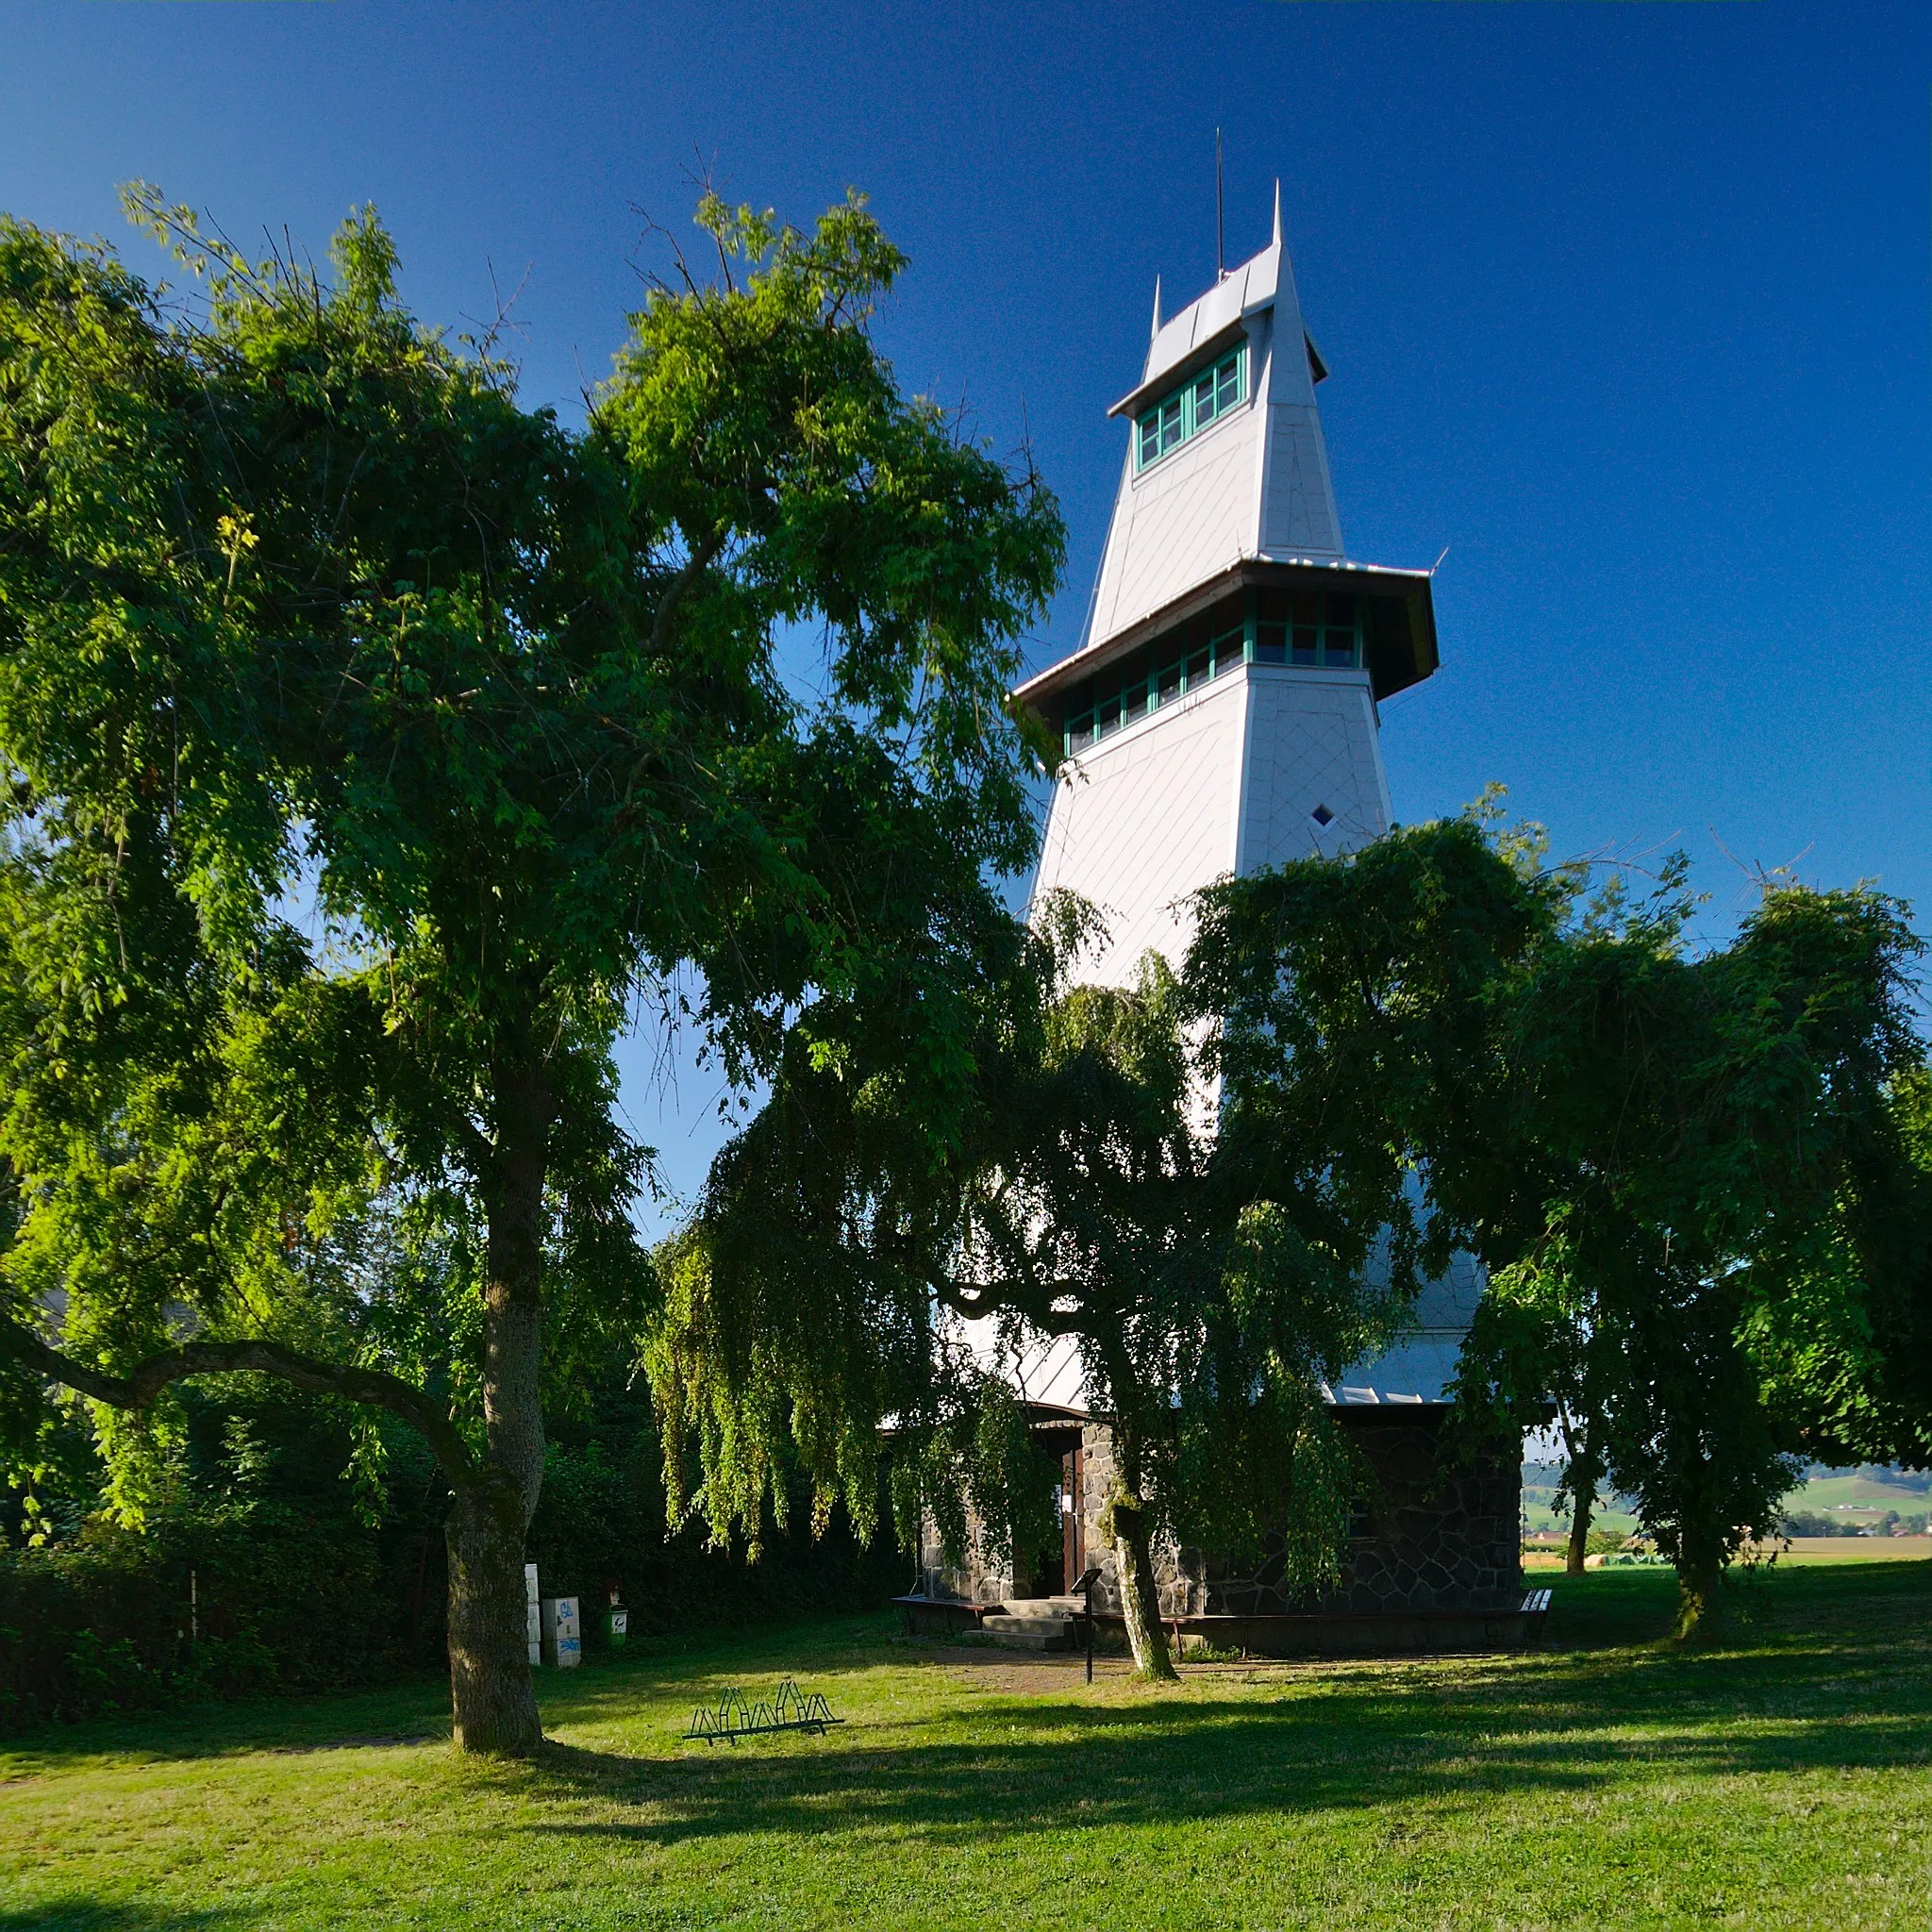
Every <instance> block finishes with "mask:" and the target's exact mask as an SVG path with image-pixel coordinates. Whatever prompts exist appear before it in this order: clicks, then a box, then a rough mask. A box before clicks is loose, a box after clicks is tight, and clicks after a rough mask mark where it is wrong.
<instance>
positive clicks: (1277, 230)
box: [1274, 175, 1281, 248]
mask: <svg viewBox="0 0 1932 1932" xmlns="http://www.w3.org/2000/svg"><path fill="white" fill-rule="evenodd" d="M1274 245H1275V247H1277V248H1279V247H1280V246H1281V176H1280V175H1275V177H1274Z"/></svg>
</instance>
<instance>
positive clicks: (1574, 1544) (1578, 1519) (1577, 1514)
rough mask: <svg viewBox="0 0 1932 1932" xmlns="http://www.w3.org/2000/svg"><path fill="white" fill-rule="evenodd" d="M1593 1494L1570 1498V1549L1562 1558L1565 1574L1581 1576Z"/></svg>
mask: <svg viewBox="0 0 1932 1932" xmlns="http://www.w3.org/2000/svg"><path fill="white" fill-rule="evenodd" d="M1595 1501H1596V1498H1595V1497H1594V1496H1585V1495H1581V1494H1578V1495H1574V1496H1572V1497H1571V1498H1570V1549H1569V1554H1568V1555H1567V1556H1566V1557H1564V1559H1563V1570H1564V1574H1566V1575H1570V1576H1581V1575H1582V1574H1583V1559H1584V1557H1586V1556H1588V1555H1589V1553H1590V1518H1591V1505H1592V1504H1594V1502H1595Z"/></svg>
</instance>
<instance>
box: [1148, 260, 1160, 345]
mask: <svg viewBox="0 0 1932 1932" xmlns="http://www.w3.org/2000/svg"><path fill="white" fill-rule="evenodd" d="M1159 333H1160V277H1159V276H1158V275H1156V276H1155V277H1154V327H1153V328H1152V330H1150V331H1149V334H1148V341H1153V339H1154V337H1155V336H1158V334H1159Z"/></svg>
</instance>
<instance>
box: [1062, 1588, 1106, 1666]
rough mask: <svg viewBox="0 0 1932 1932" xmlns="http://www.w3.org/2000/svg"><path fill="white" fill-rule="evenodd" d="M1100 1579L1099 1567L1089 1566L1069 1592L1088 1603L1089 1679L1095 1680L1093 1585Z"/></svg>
mask: <svg viewBox="0 0 1932 1932" xmlns="http://www.w3.org/2000/svg"><path fill="white" fill-rule="evenodd" d="M1099 1581H1100V1572H1099V1570H1098V1569H1096V1568H1094V1567H1092V1566H1091V1565H1090V1566H1089V1567H1088V1568H1087V1569H1085V1570H1083V1571H1081V1573H1080V1574H1079V1577H1078V1579H1077V1580H1076V1581H1075V1583H1074V1587H1073V1589H1072V1590H1070V1591H1068V1592H1067V1594H1068V1595H1069V1596H1076V1597H1078V1598H1080V1599H1081V1601H1082V1602H1083V1603H1084V1604H1085V1605H1086V1607H1087V1609H1086V1621H1087V1681H1088V1682H1089V1683H1090V1684H1091V1683H1092V1681H1093V1586H1094V1585H1095V1584H1096V1583H1098V1582H1099Z"/></svg>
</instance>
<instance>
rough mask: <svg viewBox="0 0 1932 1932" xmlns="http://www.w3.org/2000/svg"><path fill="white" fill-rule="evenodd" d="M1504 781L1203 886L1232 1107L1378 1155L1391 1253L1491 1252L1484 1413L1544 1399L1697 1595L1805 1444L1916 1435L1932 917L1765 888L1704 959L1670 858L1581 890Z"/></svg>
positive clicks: (1208, 955) (1211, 999) (1287, 1139)
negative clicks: (1914, 1380) (1917, 1006)
mask: <svg viewBox="0 0 1932 1932" xmlns="http://www.w3.org/2000/svg"><path fill="white" fill-rule="evenodd" d="M1493 805H1494V801H1493V800H1491V801H1489V802H1488V803H1486V805H1485V807H1484V808H1481V809H1480V810H1479V811H1478V812H1477V813H1475V814H1473V815H1471V816H1469V817H1467V818H1465V819H1463V820H1460V821H1457V822H1452V823H1449V824H1434V825H1425V826H1422V827H1418V828H1413V829H1410V830H1407V831H1401V832H1397V833H1393V834H1391V836H1390V837H1389V838H1387V839H1385V840H1382V841H1377V843H1376V844H1375V845H1374V846H1372V847H1370V848H1368V849H1367V850H1365V851H1363V852H1361V853H1358V854H1356V855H1354V856H1352V857H1350V858H1345V859H1342V860H1341V861H1339V862H1334V863H1328V862H1316V861H1309V862H1307V863H1304V864H1300V865H1291V866H1286V867H1283V868H1281V869H1280V870H1279V871H1278V872H1274V873H1270V874H1259V875H1257V876H1255V877H1252V878H1243V879H1237V880H1232V881H1229V882H1228V883H1226V884H1225V885H1224V886H1222V887H1218V888H1216V889H1214V891H1210V892H1209V893H1208V895H1206V898H1205V901H1204V904H1205V908H1206V910H1205V915H1204V919H1203V924H1202V928H1201V938H1200V940H1199V941H1198V944H1197V948H1196V955H1195V958H1194V960H1193V961H1192V962H1191V966H1190V973H1191V975H1193V974H1198V976H1199V983H1200V985H1201V987H1202V997H1203V1000H1204V1010H1206V1011H1209V1012H1218V1013H1221V1014H1224V1015H1225V1016H1226V1022H1225V1030H1224V1043H1223V1045H1222V1047H1221V1049H1220V1065H1221V1067H1222V1069H1223V1071H1224V1078H1225V1081H1226V1099H1225V1102H1224V1121H1225V1123H1226V1124H1225V1127H1224V1131H1226V1132H1227V1133H1229V1134H1230V1135H1231V1136H1232V1137H1236V1138H1243V1137H1244V1138H1246V1139H1248V1140H1249V1141H1250V1142H1251V1144H1252V1145H1253V1146H1254V1147H1255V1149H1256V1154H1255V1157H1254V1158H1256V1159H1257V1160H1258V1161H1261V1162H1264V1163H1266V1162H1279V1161H1281V1160H1282V1159H1284V1158H1291V1157H1292V1155H1293V1154H1294V1153H1295V1152H1296V1151H1297V1150H1304V1149H1306V1150H1311V1151H1312V1150H1322V1149H1333V1150H1336V1153H1335V1154H1334V1155H1333V1156H1331V1157H1330V1158H1332V1160H1333V1165H1332V1168H1331V1169H1329V1170H1327V1171H1326V1172H1325V1173H1324V1174H1323V1175H1322V1176H1321V1178H1320V1183H1319V1186H1318V1188H1317V1189H1316V1191H1317V1192H1318V1193H1323V1194H1325V1196H1326V1197H1327V1198H1329V1199H1332V1200H1335V1201H1337V1202H1342V1201H1346V1200H1347V1199H1348V1198H1349V1190H1350V1189H1351V1188H1352V1187H1353V1186H1357V1185H1359V1183H1358V1182H1357V1176H1358V1175H1367V1176H1369V1177H1371V1180H1372V1184H1373V1185H1374V1186H1375V1187H1377V1188H1379V1189H1380V1190H1382V1191H1384V1192H1385V1193H1386V1194H1387V1195H1389V1197H1390V1198H1391V1204H1392V1205H1391V1213H1390V1225H1391V1230H1392V1233H1391V1252H1392V1254H1393V1256H1394V1257H1395V1258H1396V1261H1397V1263H1398V1265H1402V1264H1405V1263H1406V1264H1407V1265H1411V1266H1413V1265H1418V1264H1421V1263H1424V1262H1426V1263H1428V1264H1431V1265H1435V1264H1438V1263H1439V1262H1440V1260H1441V1257H1443V1256H1444V1255H1445V1254H1446V1252H1447V1249H1448V1247H1449V1246H1450V1245H1451V1244H1452V1243H1455V1242H1464V1243H1467V1244H1469V1245H1470V1246H1471V1247H1473V1248H1474V1251H1475V1252H1476V1253H1477V1254H1478V1255H1479V1256H1481V1257H1483V1258H1484V1259H1485V1260H1486V1261H1487V1262H1488V1263H1489V1264H1490V1266H1491V1271H1492V1274H1491V1292H1490V1294H1489V1295H1488V1296H1487V1297H1486V1299H1485V1302H1484V1304H1483V1307H1482V1309H1481V1311H1480V1313H1479V1316H1478V1321H1477V1326H1476V1330H1475V1333H1474V1336H1473V1337H1472V1340H1471V1343H1470V1345H1469V1347H1468V1348H1467V1349H1466V1350H1465V1352H1464V1357H1463V1368H1462V1401H1463V1405H1464V1407H1465V1411H1466V1414H1467V1416H1468V1419H1469V1421H1470V1423H1471V1424H1472V1426H1474V1427H1476V1428H1477V1429H1478V1430H1480V1429H1481V1428H1482V1427H1484V1426H1491V1427H1495V1428H1500V1429H1503V1430H1505V1431H1506V1432H1508V1433H1510V1434H1513V1433H1514V1432H1516V1431H1518V1430H1520V1429H1521V1428H1523V1427H1524V1426H1527V1425H1532V1424H1539V1423H1541V1422H1542V1421H1543V1420H1545V1419H1546V1418H1547V1416H1548V1414H1549V1412H1550V1409H1551V1408H1552V1407H1554V1408H1555V1410H1556V1411H1557V1417H1558V1420H1559V1421H1560V1422H1561V1423H1562V1424H1564V1426H1565V1428H1566V1429H1567V1430H1568V1431H1569V1432H1570V1437H1571V1459H1570V1465H1569V1467H1568V1469H1567V1470H1566V1474H1565V1484H1566V1486H1568V1487H1569V1488H1571V1489H1572V1490H1573V1491H1574V1492H1575V1493H1579V1494H1581V1493H1593V1492H1594V1490H1595V1487H1596V1483H1597V1478H1598V1476H1599V1474H1603V1473H1605V1472H1607V1474H1608V1475H1609V1477H1610V1478H1611V1480H1612V1481H1613V1482H1614V1483H1615V1485H1616V1487H1617V1489H1618V1490H1619V1491H1622V1492H1624V1494H1627V1495H1629V1496H1631V1497H1633V1498H1634V1499H1636V1502H1637V1504H1638V1507H1639V1508H1640V1511H1641V1515H1642V1519H1643V1522H1644V1524H1645V1526H1646V1527H1647V1528H1648V1529H1649V1530H1650V1531H1651V1533H1652V1534H1653V1535H1654V1536H1655V1537H1656V1539H1657V1542H1658V1545H1659V1547H1660V1548H1661V1549H1662V1550H1663V1551H1664V1552H1665V1554H1666V1555H1667V1556H1669V1557H1672V1559H1673V1560H1674V1561H1675V1562H1676V1563H1677V1564H1678V1566H1679V1568H1680V1571H1682V1572H1683V1573H1685V1574H1686V1575H1687V1576H1694V1577H1695V1578H1697V1579H1698V1580H1699V1588H1700V1589H1702V1590H1703V1591H1705V1593H1706V1595H1707V1596H1708V1595H1709V1594H1710V1593H1711V1592H1713V1591H1715V1587H1716V1578H1717V1575H1718V1574H1719V1572H1720V1570H1721V1569H1722V1566H1723V1564H1724V1561H1725V1559H1726V1558H1727V1557H1729V1556H1730V1555H1731V1554H1732V1553H1733V1552H1734V1551H1736V1550H1737V1549H1738V1548H1739V1547H1740V1545H1741V1543H1742V1542H1743V1541H1745V1540H1747V1539H1748V1538H1750V1537H1752V1536H1764V1535H1769V1534H1772V1533H1773V1532H1774V1530H1775V1528H1776V1524H1777V1520H1778V1512H1777V1504H1778V1499H1779V1497H1780V1496H1781V1495H1782V1494H1783V1493H1784V1492H1785V1491H1786V1490H1788V1489H1789V1488H1790V1485H1791V1483H1792V1482H1793V1481H1794V1480H1795V1479H1796V1475H1797V1470H1798V1465H1797V1463H1796V1462H1795V1460H1794V1459H1793V1452H1795V1451H1797V1450H1799V1449H1800V1448H1801V1447H1805V1446H1807V1445H1809V1444H1812V1443H1822V1442H1824V1441H1849V1440H1852V1439H1854V1438H1856V1437H1857V1433H1858V1431H1859V1429H1860V1428H1863V1429H1864V1430H1865V1431H1866V1435H1865V1438H1864V1440H1867V1441H1875V1440H1877V1439H1879V1438H1882V1437H1884V1436H1886V1434H1887V1432H1888V1431H1889V1430H1890V1431H1896V1432H1899V1433H1902V1434H1905V1435H1906V1436H1907V1437H1908V1438H1911V1439H1912V1440H1914V1441H1922V1440H1923V1437H1918V1436H1915V1435H1914V1432H1916V1431H1922V1430H1923V1429H1924V1427H1925V1426H1926V1416H1927V1412H1926V1411H1925V1410H1924V1408H1920V1409H1918V1410H1916V1411H1913V1410H1912V1409H1911V1408H1910V1407H1909V1405H1908V1403H1907V1401H1906V1400H1905V1399H1903V1397H1904V1391H1905V1389H1906V1387H1907V1382H1908V1379H1909V1376H1910V1374H1915V1373H1916V1372H1915V1371H1907V1372H1900V1371H1890V1370H1887V1369H1886V1368H1885V1367H1884V1365H1883V1362H1882V1354H1883V1351H1882V1350H1881V1349H1880V1348H1879V1347H1878V1346H1876V1345H1875V1344H1876V1338H1877V1335H1878V1333H1879V1326H1880V1324H1881V1323H1882V1324H1888V1325H1889V1326H1890V1330H1891V1332H1892V1333H1894V1334H1905V1333H1911V1332H1915V1331H1914V1330H1913V1328H1912V1325H1911V1324H1913V1323H1915V1322H1918V1321H1922V1320H1924V1319H1925V1315H1924V1292H1923V1286H1922V1284H1923V1281H1924V1274H1923V1256H1924V1241H1925V1238H1926V1230H1927V1224H1926V1222H1925V1220H1924V1209H1923V1202H1924V1187H1925V1183H1926V1173H1927V1170H1926V1168H1925V1165H1924V1158H1923V1154H1922V1153H1921V1152H1920V1151H1919V1150H1918V1149H1917V1148H1916V1146H1915V1143H1914V1141H1913V1138H1912V1121H1913V1120H1914V1118H1915V1116H1914V1114H1913V1113H1912V1107H1913V1104H1914V1099H1915V1096H1917V1095H1919V1094H1920V1093H1922V1091H1923V1083H1924V1048H1923V1044H1922V1042H1921V1041H1919V1040H1918V1038H1917V1036H1916V1034H1915V1033H1914V1031H1913V1029H1912V1027H1911V1024H1910V1023H1909V1013H1908V1006H1907V1000H1908V990H1909V981H1908V974H1909V971H1910V969H1911V966H1912V963H1913V961H1914V960H1915V958H1916V957H1917V955H1918V952H1919V941H1917V940H1916V939H1915V938H1914V936H1913V935H1912V933H1911V930H1910V928H1909V926H1908V924H1907V920H1906V914H1905V910H1904V908H1901V907H1900V906H1898V905H1897V904H1896V903H1895V902H1893V901H1890V900H1888V899H1886V898H1885V897H1883V896H1882V895H1880V894H1878V893H1875V892H1873V891H1866V890H1858V891H1844V892H1815V891H1806V890H1803V889H1800V888H1797V887H1794V886H1790V885H1788V884H1784V883H1781V882H1774V883H1773V884H1772V885H1771V886H1770V887H1769V888H1768V890H1767V891H1766V893H1765V896H1764V898H1763V901H1762V903H1761V904H1760V905H1759V906H1758V907H1757V909H1756V910H1754V912H1753V913H1752V914H1751V916H1750V917H1749V918H1748V919H1747V920H1746V921H1745V922H1744V924H1743V927H1742V929H1741V931H1740V934H1739V936H1738V938H1737V939H1736V940H1735V941H1733V942H1732V943H1731V944H1730V945H1728V946H1724V947H1721V948H1715V949H1712V950H1711V951H1709V952H1707V954H1705V955H1703V956H1701V957H1695V958H1693V957H1691V955H1690V954H1689V953H1688V951H1687V949H1686V947H1685V945H1684V942H1683V937H1682V936H1683V928H1684V923H1685V919H1686V917H1687V915H1688V912H1689V909H1690V902H1689V900H1688V898H1687V897H1686V895H1685V892H1684V890H1683V883H1682V868H1681V864H1676V863H1674V864H1673V865H1672V866H1671V867H1669V868H1667V869H1666V871H1665V873H1664V874H1662V875H1661V877H1660V879H1659V881H1658V884H1657V890H1656V891H1653V892H1652V893H1650V894H1648V895H1646V896H1642V897H1635V896H1633V895H1631V894H1629V893H1628V892H1626V891H1624V890H1623V889H1622V888H1621V885H1620V884H1618V883H1616V882H1613V884H1612V887H1611V888H1610V889H1609V890H1607V891H1604V892H1602V893H1600V894H1598V895H1597V897H1596V898H1595V899H1594V900H1593V901H1592V902H1591V903H1589V904H1587V905H1586V904H1584V903H1583V902H1582V886H1583V881H1582V877H1581V875H1580V874H1579V873H1578V872H1577V871H1576V870H1575V869H1574V868H1557V869H1554V870H1551V869H1547V868H1545V866H1544V865H1543V862H1542V852H1541V843H1540V841H1539V840H1538V839H1537V838H1536V837H1534V836H1533V835H1532V836H1528V837H1524V836H1522V835H1512V834H1509V833H1507V831H1506V830H1501V829H1499V828H1497V827H1496V825H1495V824H1493ZM1401 1176H1408V1177H1412V1188H1411V1191H1409V1192H1408V1193H1407V1194H1406V1195H1405V1196H1404V1197H1403V1198H1402V1199H1401V1200H1399V1201H1397V1200H1395V1199H1394V1190H1395V1186H1396V1183H1397V1180H1398V1177H1401ZM1901 1262H1903V1264H1904V1265H1900V1264H1901ZM1915 1268H1916V1269H1919V1270H1920V1272H1919V1273H1917V1274H1914V1272H1913V1270H1914V1269H1915ZM1897 1439H1898V1437H1897V1435H1896V1434H1894V1435H1893V1436H1892V1438H1891V1440H1893V1441H1896V1440H1897ZM1908 1453H1915V1452H1908Z"/></svg>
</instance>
